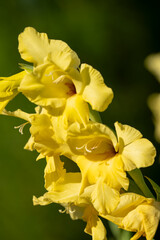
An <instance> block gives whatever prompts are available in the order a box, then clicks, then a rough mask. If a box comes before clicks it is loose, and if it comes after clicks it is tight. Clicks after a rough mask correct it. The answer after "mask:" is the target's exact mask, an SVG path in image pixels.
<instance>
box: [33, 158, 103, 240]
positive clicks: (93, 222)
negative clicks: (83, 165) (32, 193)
mask: <svg viewBox="0 0 160 240" xmlns="http://www.w3.org/2000/svg"><path fill="white" fill-rule="evenodd" d="M50 160H51V162H53V159H50ZM51 162H50V167H49V168H50V171H49V172H50V181H49V182H50V186H49V188H48V192H46V193H45V194H44V195H43V196H42V197H39V198H36V197H33V203H34V205H38V204H40V205H47V204H50V203H60V204H61V205H62V206H64V207H65V209H66V210H65V211H63V212H66V213H68V214H70V216H71V218H72V219H73V220H76V219H82V220H84V221H85V222H87V226H86V228H85V232H86V233H88V234H90V235H92V239H93V240H106V229H105V227H104V225H103V223H102V222H101V220H100V218H99V217H98V212H97V211H96V210H95V209H94V207H93V206H92V204H91V203H89V202H88V201H87V199H86V198H85V197H83V196H79V192H80V187H81V173H65V174H61V177H59V178H57V180H56V178H55V175H54V174H55V167H54V165H53V167H51V165H52V163H51ZM52 168H53V172H52V170H51V169H52ZM60 172H61V171H60ZM51 173H52V175H51ZM45 178H46V177H45ZM51 179H52V180H51ZM51 182H52V183H51Z"/></svg>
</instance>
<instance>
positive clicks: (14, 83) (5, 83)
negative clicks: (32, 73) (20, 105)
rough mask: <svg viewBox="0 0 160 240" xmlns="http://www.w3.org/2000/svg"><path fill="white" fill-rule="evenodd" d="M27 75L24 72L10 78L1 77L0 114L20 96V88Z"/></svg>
mask: <svg viewBox="0 0 160 240" xmlns="http://www.w3.org/2000/svg"><path fill="white" fill-rule="evenodd" d="M25 75H26V71H22V72H20V73H17V74H15V75H13V76H10V77H0V113H1V112H2V111H3V109H4V108H5V107H6V105H7V104H8V103H9V102H10V101H11V100H12V99H13V98H14V97H15V96H16V95H17V94H18V87H19V85H20V82H21V81H22V79H23V78H24V76H25Z"/></svg>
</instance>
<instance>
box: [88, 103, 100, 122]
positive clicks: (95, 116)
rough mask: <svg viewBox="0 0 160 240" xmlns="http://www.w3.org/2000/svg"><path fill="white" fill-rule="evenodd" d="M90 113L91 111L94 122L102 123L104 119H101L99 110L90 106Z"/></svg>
mask: <svg viewBox="0 0 160 240" xmlns="http://www.w3.org/2000/svg"><path fill="white" fill-rule="evenodd" d="M89 113H90V119H91V120H92V121H93V122H99V123H102V119H101V116H100V114H99V112H97V111H95V110H93V109H92V108H91V107H90V108H89Z"/></svg>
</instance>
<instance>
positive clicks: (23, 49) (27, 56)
mask: <svg viewBox="0 0 160 240" xmlns="http://www.w3.org/2000/svg"><path fill="white" fill-rule="evenodd" d="M18 41H19V46H18V49H19V52H20V54H21V57H22V58H23V59H24V60H26V61H28V62H32V63H35V64H40V63H43V61H44V58H45V57H47V56H48V53H49V40H48V37H47V34H46V33H38V32H36V30H35V29H34V28H32V27H27V28H25V29H24V32H22V33H21V34H20V35H19V37H18Z"/></svg>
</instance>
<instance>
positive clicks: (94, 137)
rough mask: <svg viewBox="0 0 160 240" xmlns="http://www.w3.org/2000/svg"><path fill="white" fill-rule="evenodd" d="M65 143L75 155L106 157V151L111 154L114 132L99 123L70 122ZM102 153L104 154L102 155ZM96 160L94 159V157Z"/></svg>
mask: <svg viewBox="0 0 160 240" xmlns="http://www.w3.org/2000/svg"><path fill="white" fill-rule="evenodd" d="M67 143H68V145H69V147H70V148H71V150H72V152H73V153H74V154H76V155H86V154H88V156H89V154H90V155H94V158H96V155H97V160H100V159H101V157H100V155H102V157H103V159H105V158H106V152H108V154H109V155H110V154H111V155H112V153H113V151H114V147H113V145H116V143H117V139H116V137H115V135H114V133H113V132H112V131H111V130H110V129H109V128H108V127H107V126H105V125H103V124H100V123H92V122H91V123H88V124H87V125H86V126H85V127H82V125H80V124H77V123H75V124H72V125H71V127H70V128H69V129H68V135H67ZM103 155H104V156H103ZM95 160H96V159H95Z"/></svg>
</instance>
